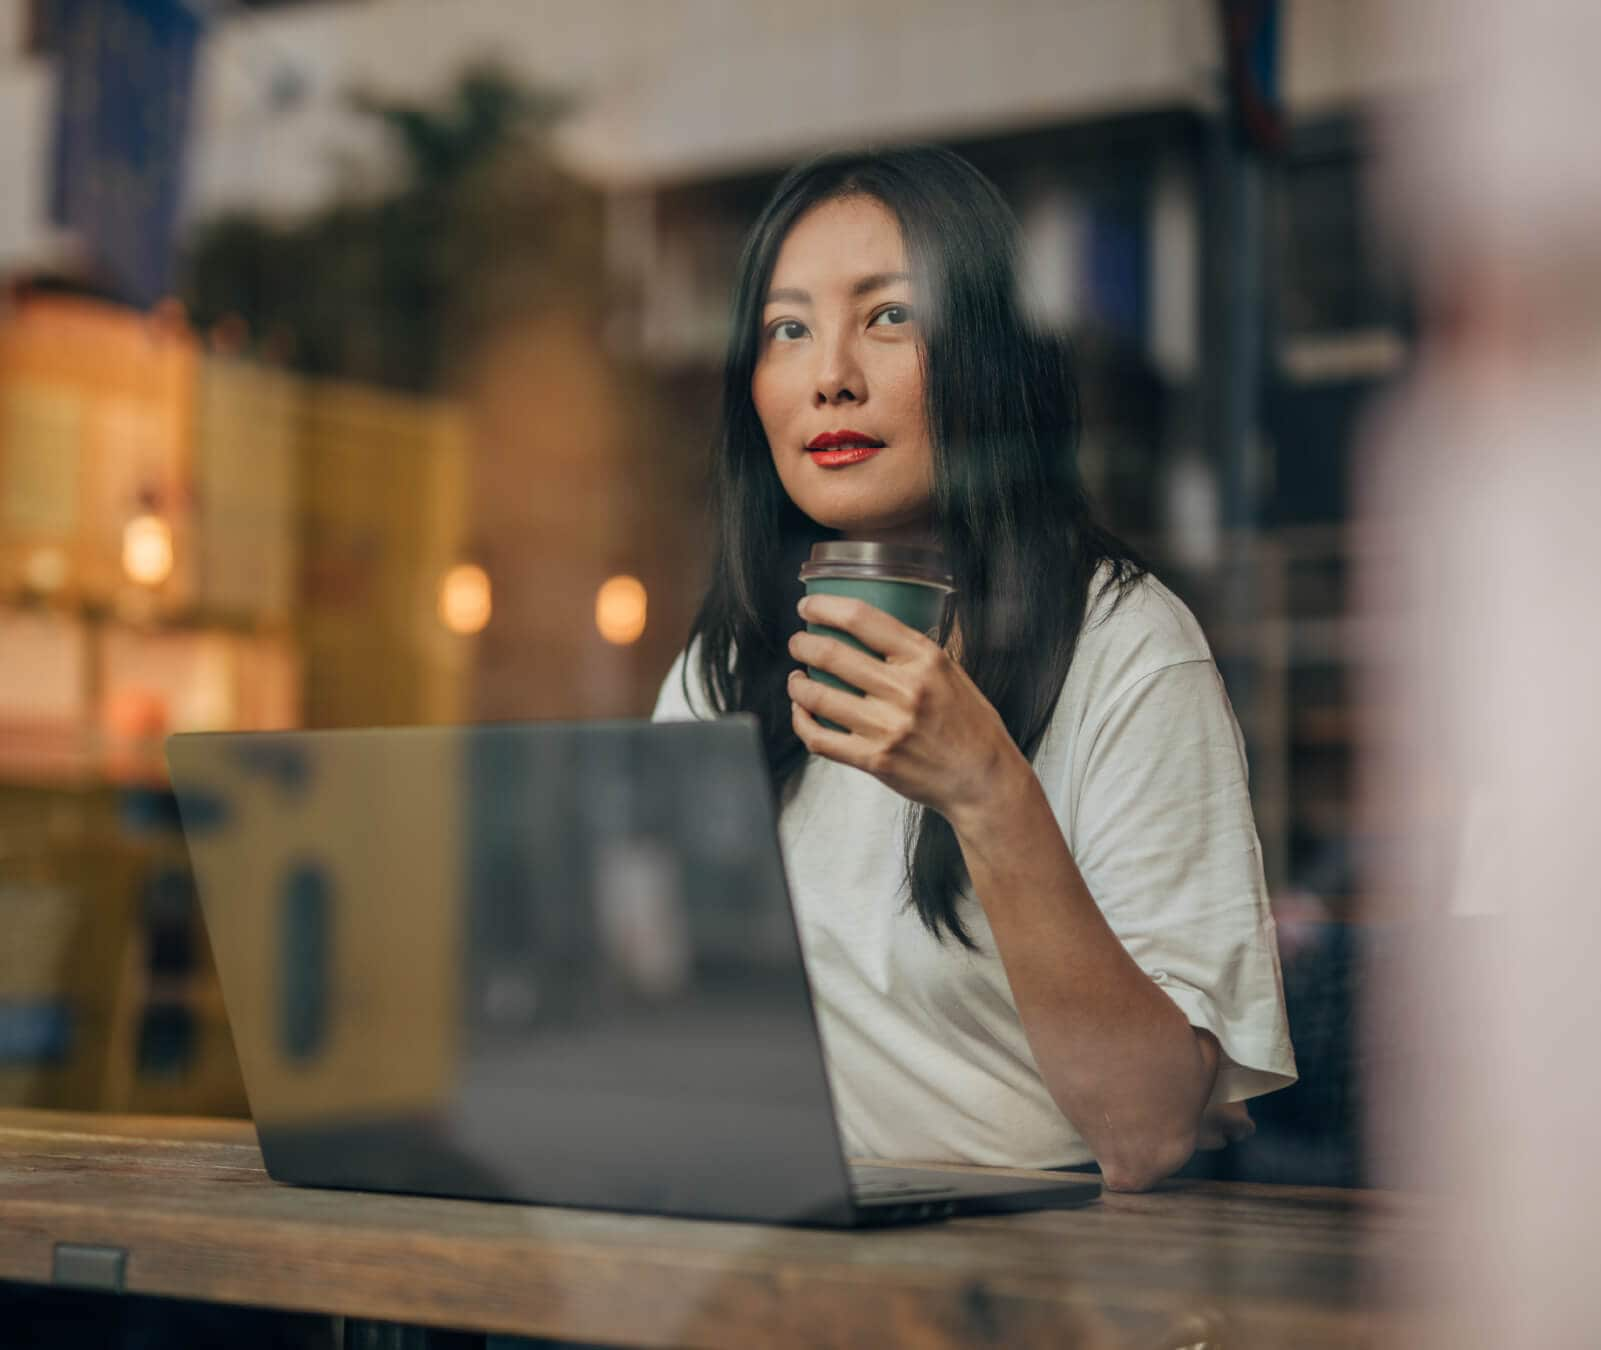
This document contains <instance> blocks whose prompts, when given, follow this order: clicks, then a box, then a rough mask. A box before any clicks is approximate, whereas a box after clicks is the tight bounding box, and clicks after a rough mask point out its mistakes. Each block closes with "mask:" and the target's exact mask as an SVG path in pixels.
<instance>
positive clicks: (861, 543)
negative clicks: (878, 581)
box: [800, 539, 955, 590]
mask: <svg viewBox="0 0 1601 1350" xmlns="http://www.w3.org/2000/svg"><path fill="white" fill-rule="evenodd" d="M830 574H832V575H835V576H840V575H846V576H867V575H876V576H883V577H886V578H893V579H897V580H905V581H922V582H926V583H928V584H931V585H935V586H943V587H945V588H946V589H947V590H949V589H952V588H953V587H954V584H955V578H954V577H953V576H952V575H951V569H950V565H949V564H948V563H947V562H946V561H945V555H944V554H943V553H941V552H940V551H939V550H938V549H937V548H922V547H919V546H918V545H915V544H879V543H874V542H872V541H870V540H866V539H830V540H827V541H825V542H823V543H819V544H813V545H812V556H811V557H810V559H808V560H807V561H806V562H805V563H803V564H802V565H801V571H800V575H801V580H803V581H804V580H806V578H808V577H815V576H826V575H830Z"/></svg>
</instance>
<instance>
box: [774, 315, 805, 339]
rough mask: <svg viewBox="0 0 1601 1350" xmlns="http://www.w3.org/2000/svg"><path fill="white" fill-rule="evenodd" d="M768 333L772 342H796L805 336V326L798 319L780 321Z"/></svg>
mask: <svg viewBox="0 0 1601 1350" xmlns="http://www.w3.org/2000/svg"><path fill="white" fill-rule="evenodd" d="M768 332H769V333H770V334H771V336H772V339H773V341H774V342H798V341H800V339H801V338H803V337H805V336H806V325H805V324H803V323H802V322H801V321H800V320H799V319H780V320H779V321H778V322H777V323H775V324H774V325H773V326H772V328H770V329H769V330H768Z"/></svg>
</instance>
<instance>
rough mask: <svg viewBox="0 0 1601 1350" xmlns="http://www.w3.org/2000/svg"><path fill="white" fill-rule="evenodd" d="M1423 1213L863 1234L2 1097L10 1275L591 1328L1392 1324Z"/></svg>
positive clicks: (1227, 1342) (969, 1341) (791, 1338)
mask: <svg viewBox="0 0 1601 1350" xmlns="http://www.w3.org/2000/svg"><path fill="white" fill-rule="evenodd" d="M1025 1175H1026V1174H1025ZM1047 1175H1048V1174H1047ZM1432 1231H1433V1230H1432V1227H1431V1224H1430V1221H1429V1213H1428V1210H1427V1208H1426V1206H1425V1205H1424V1204H1423V1203H1422V1202H1421V1201H1419V1200H1417V1199H1415V1198H1412V1197H1407V1196H1401V1195H1394V1194H1387V1193H1378V1192H1370V1191H1342V1190H1333V1189H1321V1188H1310V1187H1274V1186H1260V1185H1244V1184H1233V1183H1222V1182H1175V1183H1171V1184H1169V1185H1167V1186H1165V1187H1163V1188H1161V1189H1159V1190H1156V1191H1154V1192H1151V1193H1148V1194H1145V1195H1133V1196H1120V1195H1107V1196H1105V1197H1104V1198H1103V1199H1102V1200H1101V1201H1099V1202H1097V1203H1095V1204H1093V1205H1090V1206H1088V1207H1085V1208H1081V1209H1072V1210H1059V1211H1044V1212H1038V1213H1029V1214H1015V1215H1006V1216H994V1217H984V1218H966V1219H959V1220H955V1221H951V1222H946V1223H943V1224H933V1225H926V1226H921V1227H915V1228H901V1229H889V1230H880V1231H874V1232H861V1233H840V1232H824V1231H814V1230H806V1229H785V1228H768V1227H761V1226H755V1225H745V1224H724V1223H704V1222H695V1221H689V1220H679V1219H665V1218H655V1217H649V1216H640V1215H625V1214H610V1213H602V1212H595V1211H583V1210H564V1209H553V1208H544V1207H538V1206H526V1205H499V1204H488V1203H481V1202H475V1201H458V1200H440V1199H431V1198H422V1197H417V1198H413V1197H407V1196H391V1195H374V1194H362V1193H356V1192H346V1191H329V1190H312V1189H305V1188H299V1187H291V1186H284V1185H280V1184H278V1183H276V1182H274V1181H272V1180H271V1179H270V1178H269V1177H268V1176H267V1175H266V1173H265V1172H264V1171H263V1170H262V1166H261V1155H260V1152H259V1151H258V1150H257V1148H256V1144H255V1135H254V1131H253V1130H252V1129H251V1127H250V1125H249V1124H248V1123H247V1122H239V1121H202V1120H178V1119H170V1120H167V1119H155V1118H136V1117H125V1116H98V1115H87V1114H85V1115H77V1114H71V1113H64V1112H29V1111H20V1110H16V1111H0V1279H6V1280H16V1281H28V1282H33V1283H38V1284H48V1283H49V1282H50V1280H51V1269H52V1252H53V1249H54V1246H55V1244H56V1243H58V1242H75V1243H91V1244H105V1245H110V1246H117V1247H122V1248H124V1249H125V1250H126V1251H127V1254H128V1255H127V1263H126V1285H127V1289H128V1291H129V1292H142V1293H151V1294H161V1295H168V1296H175V1297H181V1298H186V1299H197V1300H204V1301H211V1302H223V1303H237V1304H251V1305H257V1306H263V1307H273V1308H281V1309H288V1310H295V1311H307V1312H323V1313H332V1314H343V1315H345V1316H349V1317H365V1318H379V1319H383V1320H386V1321H390V1322H409V1323H416V1324H421V1325H428V1326H437V1327H457V1328H466V1329H474V1330H480V1331H499V1332H509V1333H514V1334H522V1335H529V1336H548V1337H563V1338H568V1339H572V1340H580V1341H596V1342H601V1343H605V1344H622V1345H640V1346H681V1345H684V1346H708V1347H736V1346H737V1347H747V1346H757V1345H760V1346H807V1347H812V1346H851V1347H854V1346H863V1347H868V1346H871V1347H881V1346H887V1345H905V1346H919V1347H922V1346H927V1347H950V1346H968V1345H997V1346H1009V1347H1011V1346H1016V1347H1026V1346H1036V1345H1037V1346H1052V1347H1058V1346H1089V1347H1103V1346H1104V1347H1112V1346H1117V1347H1122V1346H1130V1347H1139V1348H1140V1350H1147V1348H1149V1350H1156V1347H1172V1348H1173V1350H1178V1347H1199V1346H1205V1347H1207V1348H1208V1350H1219V1348H1220V1347H1224V1346H1227V1347H1236V1346H1250V1347H1256V1346H1261V1347H1273V1350H1279V1347H1286V1346H1308V1347H1319V1346H1357V1345H1363V1346H1365V1345H1375V1344H1380V1343H1383V1344H1397V1345H1399V1344H1405V1341H1406V1337H1405V1332H1404V1328H1405V1326H1406V1323H1407V1320H1408V1315H1407V1314H1406V1313H1405V1312H1404V1310H1402V1309H1400V1308H1398V1307H1396V1306H1394V1304H1393V1302H1392V1301H1391V1300H1390V1299H1389V1298H1388V1297H1387V1295H1386V1293H1385V1290H1386V1289H1388V1288H1392V1287H1393V1281H1394V1277H1395V1276H1396V1274H1397V1273H1405V1271H1406V1270H1407V1269H1409V1268H1410V1267H1411V1266H1412V1265H1413V1264H1415V1263H1417V1262H1420V1261H1424V1260H1427V1259H1430V1258H1429V1255H1428V1254H1429V1252H1430V1251H1431V1250H1432V1249H1433V1244H1432V1243H1431V1241H1430V1238H1431V1235H1432Z"/></svg>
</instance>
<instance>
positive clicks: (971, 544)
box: [684, 146, 1144, 948]
mask: <svg viewBox="0 0 1601 1350" xmlns="http://www.w3.org/2000/svg"><path fill="white" fill-rule="evenodd" d="M857 196H861V197H870V198H873V199H875V200H877V201H879V202H881V203H882V204H883V205H884V206H885V207H887V208H888V209H889V211H890V212H891V213H892V214H893V215H894V216H895V217H896V219H897V220H898V221H899V222H900V227H901V233H902V236H903V238H904V240H905V243H906V250H907V253H908V255H909V258H910V262H911V267H912V271H913V274H914V276H916V277H917V278H918V281H919V283H920V285H921V288H922V290H923V294H922V296H921V300H922V303H921V304H920V306H919V318H920V321H921V322H922V325H923V335H924V344H923V352H922V358H923V369H924V374H925V379H924V387H925V390H926V400H927V416H928V427H929V435H930V440H931V442H932V445H933V459H934V484H935V487H934V501H933V513H934V521H933V524H934V527H935V531H936V533H937V535H938V537H939V539H940V540H941V542H942V544H943V546H944V549H945V553H946V556H947V558H948V559H949V562H950V566H951V570H952V571H953V573H954V574H955V579H956V601H955V606H954V618H955V623H956V627H957V629H958V631H959V634H960V659H961V663H962V666H963V668H964V669H965V670H966V671H967V673H968V675H969V676H970V677H971V678H972V680H973V682H974V683H975V684H976V685H977V686H978V688H979V689H980V691H981V692H982V693H983V694H984V696H985V698H987V699H988V700H989V701H990V703H991V704H993V705H994V707H995V709H996V710H997V711H998V712H999V713H1000V715H1001V718H1002V720H1003V721H1004V722H1005V724H1006V729H1007V730H1008V731H1009V732H1010V733H1011V735H1012V738H1013V739H1014V740H1015V741H1016V742H1017V744H1018V746H1019V747H1020V748H1021V749H1022V751H1023V753H1024V754H1025V755H1026V756H1028V757H1029V758H1030V759H1032V758H1033V756H1034V753H1035V751H1036V750H1037V749H1038V747H1039V744H1040V741H1041V739H1042V738H1043V736H1044V734H1045V730H1046V727H1047V726H1048V725H1049V723H1050V720H1051V714H1052V712H1053V711H1054V709H1055V706H1056V702H1057V699H1058V698H1059V697H1060V695H1061V690H1062V683H1063V681H1064V680H1065V679H1066V678H1067V671H1068V666H1069V665H1070V664H1071V663H1072V660H1073V650H1074V647H1075V645H1076V644H1077V642H1078V636H1079V630H1080V628H1081V627H1082V626H1083V621H1084V614H1085V606H1086V602H1087V601H1088V598H1089V588H1090V586H1091V584H1092V582H1093V580H1094V578H1095V576H1096V573H1097V571H1098V570H1099V569H1100V568H1101V567H1102V566H1103V565H1107V567H1108V570H1107V573H1106V575H1105V580H1104V583H1103V584H1104V585H1105V586H1107V587H1114V588H1116V589H1117V590H1118V592H1119V594H1121V592H1122V591H1124V590H1126V589H1127V588H1128V587H1129V586H1131V585H1132V584H1133V583H1134V581H1135V580H1136V579H1137V578H1138V576H1139V575H1140V574H1141V573H1142V572H1143V571H1144V567H1143V564H1142V563H1141V562H1140V561H1139V559H1138V558H1136V557H1135V556H1134V554H1133V553H1132V552H1131V551H1130V550H1129V549H1128V548H1127V547H1126V546H1125V545H1123V544H1121V543H1120V542H1119V541H1118V540H1116V539H1115V538H1113V537H1112V536H1111V535H1110V534H1109V533H1107V532H1106V531H1105V530H1103V529H1102V528H1101V527H1100V526H1099V525H1098V524H1097V523H1096V522H1095V520H1094V518H1093V515H1092V512H1091V508H1090V503H1089V499H1088V497H1087V496H1086V494H1085V492H1084V489H1083V486H1082V484H1081V482H1080V480H1079V475H1078V467H1077V457H1076V443H1077V434H1078V396H1077V389H1076V387H1075V384H1074V380H1073V375H1072V369H1071V364H1070V360H1069V356H1068V352H1067V349H1066V345H1065V343H1062V342H1059V341H1057V340H1055V339H1053V338H1051V337H1049V336H1047V335H1045V334H1042V333H1039V332H1036V331H1034V330H1033V329H1032V328H1031V327H1030V326H1029V324H1028V323H1027V322H1026V321H1025V319H1024V317H1023V315H1022V314H1021V312H1020V311H1019V308H1018V303H1017V295H1016V285H1017V281H1016V274H1017V268H1016V263H1017V254H1018V242H1017V236H1018V227H1017V221H1016V218H1015V217H1014V216H1013V214H1012V212H1011V210H1010V208H1009V207H1008V206H1007V205H1006V203H1005V202H1004V201H1003V200H1002V198H1001V196H1000V194H999V192H997V191H996V189H995V187H994V185H993V184H991V183H990V181H989V180H988V179H987V178H985V177H984V176H983V175H982V174H981V173H979V172H978V170H977V169H975V168H973V166H972V165H970V164H969V163H968V162H967V161H966V160H964V159H962V158H961V157H960V156H958V155H955V154H953V153H952V152H950V151H949V150H945V149H941V148H939V147H934V146H916V147H908V148H902V149H894V150H889V151H883V152H851V153H839V154H831V155H825V156H823V157H821V158H819V159H816V160H813V161H812V162H810V163H808V164H805V165H802V166H801V167H799V168H797V169H794V170H793V171H791V172H790V173H789V175H788V176H787V177H786V178H785V179H784V180H783V182H782V183H780V184H779V186H778V187H777V189H776V190H775V191H774V193H773V196H772V199H771V200H770V201H769V202H768V203H767V206H766V207H765V208H764V210H763V211H762V214H761V216H760V217H759V219H758V220H757V221H756V224H755V226H754V227H753V228H752V230H751V233H750V237H749V239H748V240H747V241H746V244H745V248H744V251H743V253H742V255H741V257H740V262H739V271H738V276H737V280H736V283H735V289H734V302H733V316H732V319H733V324H732V335H731V337H730V340H729V345H728V357H727V361H726V363H725V365H724V368H723V404H722V420H721V425H720V428H719V431H718V436H717V441H716V445H715V450H714V462H713V471H712V508H713V522H714V530H715V536H716V543H715V553H714V558H713V565H712V575H711V583H710V586H709V587H708V589H707V592H706V597H705V599H704V601H703V602H702V604H701V607H700V610H699V612H698V613H697V615H696V617H695V621H694V624H693V625H692V627H691V629H690V638H691V644H692V646H691V650H692V652H694V653H696V655H695V659H694V661H693V664H694V666H695V673H696V675H697V676H698V677H699V681H700V684H701V687H702V688H703V689H704V690H705V691H706V692H707V695H708V697H709V698H710V700H711V703H712V706H713V707H714V708H715V709H716V710H717V711H719V712H724V713H731V712H749V713H754V714H755V715H756V717H757V718H758V719H759V721H760V723H761V729H762V739H763V743H764V745H765V748H766V752H767V760H768V766H769V768H770V770H771V772H772V776H773V783H774V787H775V790H776V791H777V792H778V793H779V795H780V797H782V796H783V794H784V792H785V790H786V789H787V788H788V787H789V786H790V785H791V782H792V780H794V779H795V778H796V775H797V774H798V773H800V772H801V771H802V770H804V768H805V765H806V760H807V755H806V749H805V746H803V745H802V744H801V741H800V739H799V738H798V737H797V736H796V735H795V731H794V728H793V726H792V725H791V722H790V700H789V695H788V693H787V692H786V689H785V683H784V682H785V678H786V676H787V675H788V674H789V671H790V670H791V669H792V668H793V665H794V662H793V660H792V659H791V658H790V656H789V652H788V649H787V644H788V642H789V638H790V636H791V634H792V633H794V632H795V630H796V629H797V628H798V627H799V626H800V619H799V616H798V615H797V614H796V612H795V605H796V602H797V601H798V600H799V599H800V595H801V587H800V583H799V581H798V580H797V575H796V574H797V572H798V571H799V568H800V564H801V563H802V562H803V561H804V560H805V558H806V556H807V554H808V553H809V551H810V549H811V546H812V545H813V544H814V543H816V542H817V541H819V540H823V539H831V538H836V537H838V536H837V533H836V532H835V531H833V530H829V529H826V528H825V527H823V526H821V525H818V524H817V523H816V522H814V521H813V520H811V519H810V518H809V517H807V516H806V515H805V514H803V513H802V512H801V510H800V509H799V508H798V507H797V506H796V505H795V504H794V503H793V502H792V501H791V500H790V499H789V496H788V495H787V494H786V493H785V491H784V488H783V485H782V484H781V483H780V481H779V478H778V472H777V470H776V469H775V468H774V466H773V459H772V454H771V451H770V450H769V448H768V444H767V438H766V435H765V434H764V432H763V430H762V425H761V422H760V420H759V418H758V417H757V413H756V407H755V404H754V402H753V400H752V397H751V376H752V374H753V373H754V371H755V368H756V361H757V357H758V355H759V351H760V330H761V313H762V307H763V304H764V301H765V297H766V293H767V288H768V284H769V281H770V279H771V277H772V272H773V266H774V263H775V262H776V260H777V257H778V252H779V249H780V248H781V247H782V245H783V242H784V239H785V237H786V236H787V235H788V233H789V231H790V229H791V227H792V226H793V225H794V224H795V222H796V221H797V220H799V219H800V217H801V216H802V215H804V214H805V213H806V212H807V211H809V210H810V209H811V208H813V207H814V206H817V205H819V204H820V203H822V202H827V201H834V200H838V199H841V198H847V197H857ZM1116 598H1117V597H1116V596H1114V602H1115V600H1116ZM697 643H698V647H697V646H696V645H695V644H697ZM691 664H692V663H691V662H690V661H686V662H685V664H684V687H685V693H686V696H687V694H688V691H689V678H690V666H691ZM906 869H907V884H908V891H909V903H911V904H914V905H915V906H916V908H917V912H918V915H919V916H920V917H921V919H922V921H923V923H924V924H925V925H926V926H927V928H928V929H929V931H930V932H931V933H933V934H934V935H935V936H936V937H941V936H943V935H944V934H947V933H948V934H950V935H951V936H954V937H955V938H956V939H957V940H958V941H959V942H961V943H962V944H963V945H965V946H967V947H970V948H971V947H974V945H975V944H974V943H973V941H972V939H971V938H970V936H969V935H968V933H967V930H966V928H965V926H964V925H963V923H962V921H961V919H960V917H959V916H958V913H957V908H958V901H959V898H960V895H961V892H962V889H963V888H964V887H965V886H966V885H967V882H968V876H967V869H966V866H965V864H964V862H963V860H962V854H961V848H960V846H959V844H958V843H957V839H956V834H955V831H953V830H952V829H951V827H950V825H949V823H948V822H947V821H946V820H945V819H944V818H943V817H942V816H940V815H939V814H938V813H937V812H935V811H931V810H927V809H925V808H922V807H913V809H912V811H911V813H910V815H909V816H908V819H907V830H906Z"/></svg>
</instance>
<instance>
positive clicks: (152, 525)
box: [122, 514, 172, 586]
mask: <svg viewBox="0 0 1601 1350" xmlns="http://www.w3.org/2000/svg"><path fill="white" fill-rule="evenodd" d="M122 570H123V571H124V572H126V573H127V574H128V579H129V580H130V581H135V582H137V583H138V584H139V585H141V586H159V585H161V583H162V582H163V581H165V580H166V579H167V578H168V577H169V576H171V575H172V526H171V525H169V524H167V522H166V521H165V520H163V519H162V518H161V517H160V516H157V515H152V514H146V515H142V516H135V517H134V518H133V519H132V520H130V521H129V522H128V523H127V525H126V526H124V527H123V531H122Z"/></svg>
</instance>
